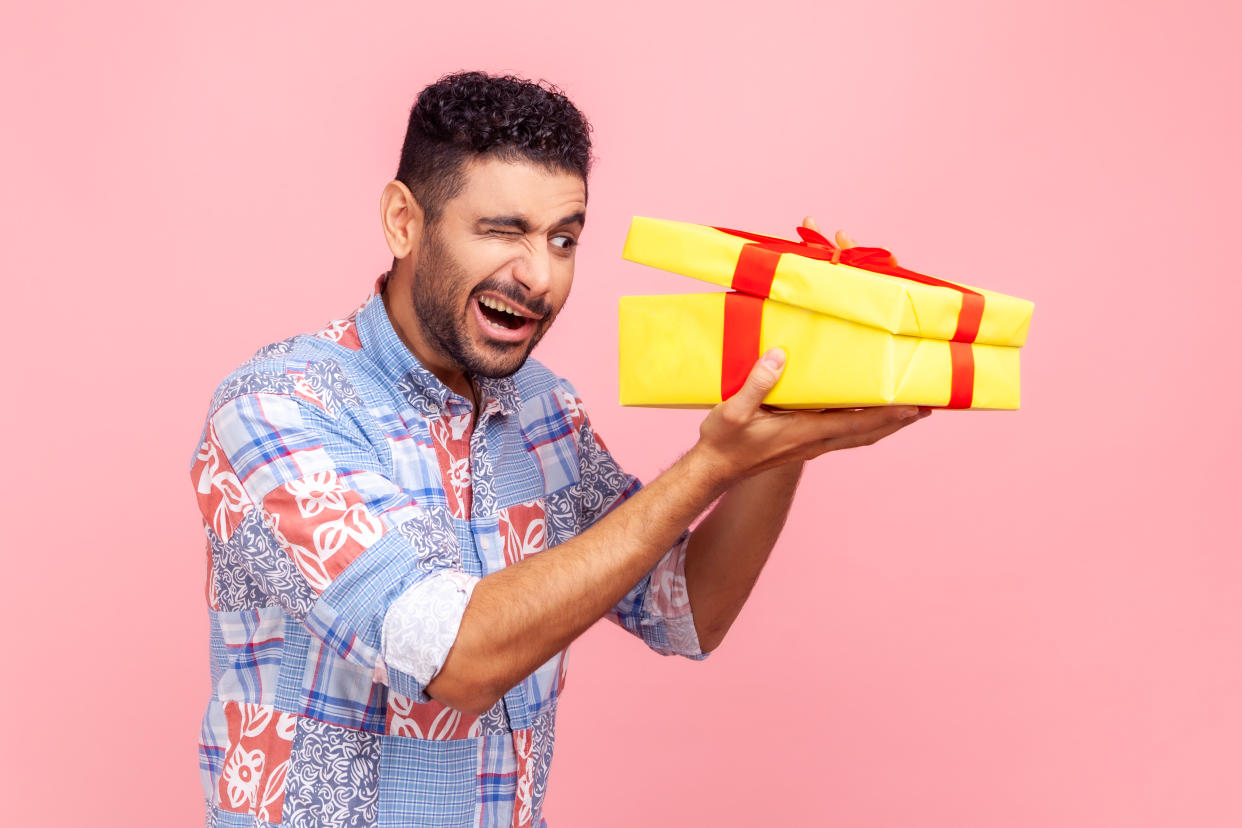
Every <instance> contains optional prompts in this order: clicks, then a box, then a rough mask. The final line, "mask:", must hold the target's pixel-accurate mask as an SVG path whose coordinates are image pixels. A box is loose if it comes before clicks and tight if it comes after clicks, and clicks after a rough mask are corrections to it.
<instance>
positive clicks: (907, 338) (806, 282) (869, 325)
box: [620, 217, 1034, 409]
mask: <svg viewBox="0 0 1242 828" xmlns="http://www.w3.org/2000/svg"><path fill="white" fill-rule="evenodd" d="M798 233H799V235H800V236H801V239H800V240H799V241H790V240H788V239H780V238H775V237H772V236H762V235H758V234H755V233H747V232H743V231H740V230H729V229H726V228H721V227H707V226H703V225H698V224H686V223H684V222H677V221H664V220H661V219H652V218H642V217H637V218H635V219H634V220H633V222H632V223H631V225H630V232H629V237H628V238H627V239H626V244H625V252H624V256H625V258H627V259H629V260H631V261H634V262H638V263H640V264H645V265H651V266H652V267H657V268H660V269H662V270H669V271H672V272H674V273H680V274H682V275H684V276H689V277H691V278H694V279H700V280H702V281H705V282H711V283H713V284H716V285H720V286H723V287H727V288H731V289H732V290H731V291H730V292H728V293H720V292H717V293H694V294H683V295H674V296H625V297H622V299H621V325H620V337H621V349H620V350H621V403H622V404H623V405H643V406H672V407H698V406H711V405H715V404H716V403H719V402H720V401H721V400H723V399H726V398H728V397H730V396H732V395H733V393H735V392H736V391H737V390H738V389H739V388H740V387H741V385H742V383H743V382H744V381H745V379H746V376H747V374H748V373H749V372H750V369H751V367H752V366H753V365H754V363H755V361H756V360H757V359H758V358H759V356H760V355H762V354H763V353H764V351H766V350H767V349H768V348H772V347H781V348H783V349H784V350H785V353H786V354H787V356H788V360H787V363H786V367H785V371H784V373H783V375H782V376H781V379H780V381H779V382H777V384H776V387H775V388H773V389H772V392H771V393H770V394H769V395H768V397H767V398H766V400H765V401H766V402H767V403H768V404H770V405H774V406H779V407H782V408H846V407H861V406H870V405H889V404H906V405H921V406H933V407H943V408H992V409H1016V408H1017V407H1018V401H1019V395H1018V354H1019V348H1021V346H1022V345H1023V343H1024V342H1025V341H1026V335H1027V330H1028V328H1029V327H1030V323H1031V312H1032V310H1033V309H1034V305H1033V304H1032V303H1031V302H1028V301H1026V300H1025V299H1018V298H1015V297H1013V296H1006V295H1004V294H1001V293H995V292H993V291H989V290H984V289H982V288H974V287H968V286H966V285H961V284H955V283H953V282H948V281H945V280H943V279H939V278H935V277H932V276H927V275H924V274H921V273H916V272H914V271H912V270H909V269H907V268H904V267H900V266H898V265H897V263H896V261H895V260H894V259H893V257H892V256H891V255H890V254H889V253H888V251H886V250H883V249H881V248H875V247H854V248H848V249H845V250H842V249H839V248H837V247H836V246H835V245H833V244H832V243H831V242H829V241H828V240H827V239H826V238H824V237H823V236H822V235H820V234H819V233H817V232H815V231H813V230H810V229H809V228H806V227H800V228H798Z"/></svg>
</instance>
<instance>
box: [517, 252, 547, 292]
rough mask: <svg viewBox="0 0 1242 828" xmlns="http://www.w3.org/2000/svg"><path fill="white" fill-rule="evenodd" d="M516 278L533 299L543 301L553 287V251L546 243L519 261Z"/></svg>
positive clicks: (527, 253)
mask: <svg viewBox="0 0 1242 828" xmlns="http://www.w3.org/2000/svg"><path fill="white" fill-rule="evenodd" d="M514 278H515V279H517V281H518V282H519V283H520V284H521V285H522V287H524V288H526V291H527V292H528V293H529V294H530V296H531V298H532V299H542V298H543V297H544V296H546V295H547V293H548V291H549V290H550V289H551V287H552V251H551V249H550V248H549V246H548V244H547V243H546V242H545V243H544V244H542V245H536V246H534V247H533V248H531V249H530V250H528V251H527V252H526V254H525V255H523V256H522V257H521V259H519V260H518V263H517V267H515V268H514Z"/></svg>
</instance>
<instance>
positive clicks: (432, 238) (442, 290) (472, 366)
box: [411, 226, 555, 379]
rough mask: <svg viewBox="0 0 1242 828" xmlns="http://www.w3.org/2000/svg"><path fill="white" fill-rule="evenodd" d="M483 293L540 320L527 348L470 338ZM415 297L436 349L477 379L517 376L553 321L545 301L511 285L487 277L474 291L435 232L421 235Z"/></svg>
mask: <svg viewBox="0 0 1242 828" xmlns="http://www.w3.org/2000/svg"><path fill="white" fill-rule="evenodd" d="M484 291H494V292H496V293H499V294H500V295H502V296H504V297H506V298H507V299H510V300H512V301H513V302H515V303H517V304H520V305H523V306H524V307H526V308H528V309H529V310H530V311H532V312H533V313H536V314H539V315H540V316H541V317H542V319H540V320H539V321H538V322H536V323H535V330H534V332H533V333H532V334H531V336H530V338H529V339H528V340H527V342H526V343H525V344H523V343H521V342H498V341H496V340H492V339H487V338H483V339H482V341H475V339H474V338H472V337H471V335H470V329H469V319H470V315H471V310H472V309H471V307H470V306H471V304H472V303H473V301H474V297H475V296H476V295H478V294H480V293H483V292H484ZM411 292H412V296H413V303H414V313H415V315H416V316H417V317H418V321H419V324H420V325H421V326H422V328H423V331H424V332H425V333H426V334H427V339H428V341H429V342H430V344H431V345H432V347H434V348H435V349H436V350H437V351H438V352H439V353H440V355H441V356H443V357H446V358H448V359H449V360H451V361H452V362H453V363H454V364H455V365H456V366H457V367H458V368H459V369H460V370H461V371H463V372H464V373H466V374H469V375H473V376H480V377H491V378H494V379H498V378H501V377H508V376H512V375H513V374H515V373H517V372H518V370H519V369H520V368H521V367H522V366H523V365H524V364H525V363H526V359H527V357H529V356H530V352H531V351H533V350H534V349H535V346H536V345H537V344H539V340H540V339H542V338H543V335H544V334H545V333H547V330H548V328H549V327H550V326H551V325H552V320H553V319H554V318H555V314H553V313H552V306H551V305H550V304H549V303H548V301H547V300H546V299H540V300H534V299H531V298H530V296H529V295H528V294H527V293H526V291H525V290H523V289H522V287H521V285H518V284H516V283H514V282H512V281H505V280H502V279H500V278H498V277H495V276H489V277H488V278H486V279H484V280H483V281H482V282H479V283H478V284H477V285H474V286H473V287H471V286H470V284H469V276H468V274H467V273H466V271H465V269H464V268H462V267H461V265H460V264H458V263H457V261H456V260H454V259H453V257H452V255H451V254H450V253H449V252H448V250H447V248H446V247H445V246H444V244H443V243H442V241H441V239H440V236H439V234H438V233H437V232H436V229H435V227H434V226H432V227H428V228H427V229H426V232H425V233H424V234H423V240H422V243H421V244H420V246H419V250H418V258H417V259H416V260H415V263H414V279H413V285H412V291H411Z"/></svg>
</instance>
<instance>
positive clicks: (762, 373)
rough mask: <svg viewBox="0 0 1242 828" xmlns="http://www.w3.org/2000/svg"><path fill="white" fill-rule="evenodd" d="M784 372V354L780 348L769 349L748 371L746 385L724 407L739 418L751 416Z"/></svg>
mask: <svg viewBox="0 0 1242 828" xmlns="http://www.w3.org/2000/svg"><path fill="white" fill-rule="evenodd" d="M784 370H785V352H784V351H783V350H781V349H780V348H771V349H769V350H768V352H767V353H765V354H764V355H763V356H762V357H761V358H760V359H759V361H758V362H756V363H755V367H753V368H751V369H750V375H749V376H748V377H746V383H745V384H744V385H743V386H742V387H741V389H740V390H739V391H738V392H737V393H736V394H734V395H733V396H732V397H730V398H729V399H728V400H727V401H726V405H728V406H729V407H730V408H731V409H734V411H733V412H732V413H734V414H737V415H738V416H740V417H750V416H752V415H753V414H754V413H755V412H756V411H758V410H759V407H760V406H761V405H762V404H763V398H764V397H766V396H767V395H768V392H769V391H771V390H772V387H773V386H774V385H776V381H777V380H779V379H780V378H781V372H782V371H784Z"/></svg>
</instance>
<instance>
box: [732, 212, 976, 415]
mask: <svg viewBox="0 0 1242 828" xmlns="http://www.w3.org/2000/svg"><path fill="white" fill-rule="evenodd" d="M713 229H715V230H719V231H720V232H722V233H728V234H729V235H731V236H737V237H739V238H743V239H746V240H747V241H748V242H750V243H749V244H745V245H743V246H742V249H741V252H740V254H739V255H738V259H737V265H736V266H735V268H734V271H733V280H732V285H731V286H732V288H733V289H734V290H735V291H737V292H736V293H729V294H726V295H725V314H724V361H723V364H722V365H721V372H720V395H721V396H720V398H721V399H728V398H729V397H731V396H733V395H734V394H736V393H737V392H738V390H739V389H741V387H742V385H743V384H744V383H745V382H746V377H747V376H748V375H749V373H750V369H751V367H752V366H753V365H754V363H755V360H756V359H757V358H758V356H759V334H760V328H761V325H762V321H763V300H764V299H767V298H768V296H769V295H770V293H771V290H772V279H773V278H774V277H775V275H776V267H777V265H778V264H779V263H780V259H781V256H783V255H785V254H787V253H792V254H794V255H796V256H804V257H806V258H809V259H818V260H820V261H827V262H832V263H833V264H846V265H850V266H852V267H856V268H859V269H860V270H868V271H871V272H872V273H880V274H883V275H885V276H895V277H896V278H898V279H908V280H910V281H912V282H918V283H920V284H924V285H930V286H932V287H944V288H950V289H952V290H955V291H957V292H959V293H960V294H961V296H962V305H961V308H960V309H959V310H958V316H957V328H956V330H955V331H954V334H953V339H952V340H951V341H950V342H949V356H950V359H951V361H952V381H951V384H950V390H949V402H948V404H947V405H946V406H945V407H946V408H970V405H971V400H972V398H973V396H974V385H975V361H974V352H973V351H972V350H971V343H973V342H974V341H975V338H976V337H977V336H978V335H979V323H980V322H981V321H982V319H983V307H984V298H983V295H982V294H980V293H979V292H978V291H974V290H971V289H970V288H968V287H964V286H962V285H958V284H954V283H953V282H949V281H945V280H944V279H937V278H935V277H934V276H927V275H925V274H922V273H916V272H915V271H913V270H909V269H907V268H904V267H899V266H898V265H897V260H896V259H895V258H893V255H892V254H891V253H889V252H888V251H887V250H885V249H884V248H882V247H848V248H844V249H842V248H839V247H837V246H836V245H834V244H833V243H832V242H830V241H829V240H828V239H827V238H825V237H824V236H823V234H821V233H818V232H816V231H815V230H812V229H811V228H809V227H799V228H798V235H799V236H800V237H801V239H802V240H801V241H799V242H795V241H790V240H789V239H781V238H777V237H776V236H764V235H761V234H759V233H748V232H746V231H744V230H730V229H728V228H726V227H715V228H713Z"/></svg>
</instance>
